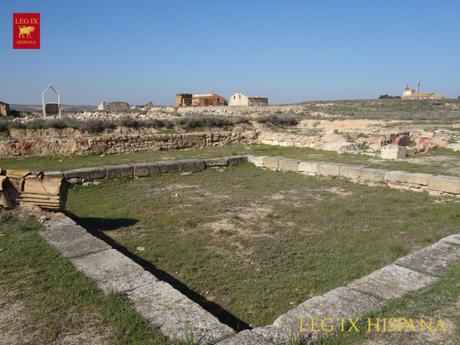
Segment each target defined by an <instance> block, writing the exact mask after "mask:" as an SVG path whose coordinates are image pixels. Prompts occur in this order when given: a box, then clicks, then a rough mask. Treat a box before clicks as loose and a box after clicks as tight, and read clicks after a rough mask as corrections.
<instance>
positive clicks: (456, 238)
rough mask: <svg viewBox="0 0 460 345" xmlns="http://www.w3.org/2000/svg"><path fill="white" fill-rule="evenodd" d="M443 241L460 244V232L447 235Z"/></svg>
mask: <svg viewBox="0 0 460 345" xmlns="http://www.w3.org/2000/svg"><path fill="white" fill-rule="evenodd" d="M439 242H442V243H449V244H455V245H458V246H460V234H455V235H449V236H447V237H444V238H443V239H442V240H441V241H439Z"/></svg>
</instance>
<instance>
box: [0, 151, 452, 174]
mask: <svg viewBox="0 0 460 345" xmlns="http://www.w3.org/2000/svg"><path fill="white" fill-rule="evenodd" d="M246 154H253V155H266V156H284V157H289V158H298V159H304V160H322V161H329V162H338V163H346V164H362V165H367V166H370V167H374V168H383V169H389V170H403V171H409V172H423V173H432V174H446V175H460V167H459V169H458V172H456V171H452V165H453V163H452V161H448V162H445V163H442V162H438V163H436V164H415V163H410V162H408V161H397V162H396V161H380V160H375V157H370V156H367V155H360V154H347V153H344V154H337V153H335V152H331V151H318V150H314V149H309V148H296V147H277V146H270V145H229V146H220V147H213V148H204V149H184V150H168V151H146V152H133V153H127V154H113V155H102V156H90V155H88V156H50V157H27V158H7V159H0V167H2V168H3V169H27V170H35V171H37V170H47V171H51V170H60V171H65V170H69V169H75V168H82V167H95V166H103V165H111V164H127V163H135V162H144V161H154V160H159V159H183V158H210V157H222V156H228V155H246ZM435 155H437V156H441V155H442V156H448V157H454V158H457V157H458V158H460V152H453V151H450V150H439V151H438V152H436V153H435Z"/></svg>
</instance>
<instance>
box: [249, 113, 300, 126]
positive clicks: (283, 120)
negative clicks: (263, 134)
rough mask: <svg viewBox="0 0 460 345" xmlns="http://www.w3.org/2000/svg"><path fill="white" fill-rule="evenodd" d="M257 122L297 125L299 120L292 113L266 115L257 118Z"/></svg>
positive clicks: (273, 124)
mask: <svg viewBox="0 0 460 345" xmlns="http://www.w3.org/2000/svg"><path fill="white" fill-rule="evenodd" d="M257 122H259V123H263V124H269V125H272V126H282V127H285V126H296V125H298V124H299V121H298V120H297V119H296V118H295V117H294V116H290V115H284V116H278V115H265V116H262V117H260V118H259V119H257Z"/></svg>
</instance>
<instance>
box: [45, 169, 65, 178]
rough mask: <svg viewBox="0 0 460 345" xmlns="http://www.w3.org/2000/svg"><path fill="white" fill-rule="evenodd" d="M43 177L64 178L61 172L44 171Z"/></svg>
mask: <svg viewBox="0 0 460 345" xmlns="http://www.w3.org/2000/svg"><path fill="white" fill-rule="evenodd" d="M43 175H44V176H46V177H61V178H62V177H64V173H63V172H62V171H45V172H44V173H43Z"/></svg>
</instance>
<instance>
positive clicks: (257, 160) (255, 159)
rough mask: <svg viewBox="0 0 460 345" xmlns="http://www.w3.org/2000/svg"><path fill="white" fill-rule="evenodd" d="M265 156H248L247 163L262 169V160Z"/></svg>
mask: <svg viewBox="0 0 460 345" xmlns="http://www.w3.org/2000/svg"><path fill="white" fill-rule="evenodd" d="M266 157H267V156H252V155H250V156H248V162H249V163H252V164H254V165H255V166H256V167H258V168H263V167H264V159H265V158H266Z"/></svg>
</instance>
